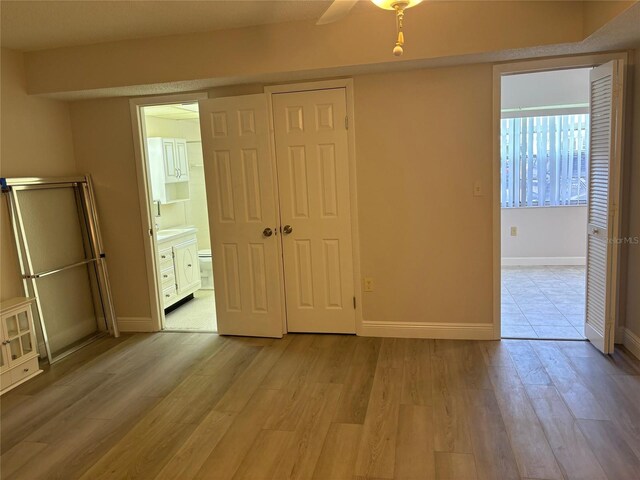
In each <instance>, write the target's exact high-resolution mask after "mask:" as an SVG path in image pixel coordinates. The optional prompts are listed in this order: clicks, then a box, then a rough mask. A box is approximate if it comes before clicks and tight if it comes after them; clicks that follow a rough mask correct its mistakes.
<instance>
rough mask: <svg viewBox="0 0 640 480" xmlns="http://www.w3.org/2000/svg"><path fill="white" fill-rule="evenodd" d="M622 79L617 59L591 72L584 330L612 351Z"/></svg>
mask: <svg viewBox="0 0 640 480" xmlns="http://www.w3.org/2000/svg"><path fill="white" fill-rule="evenodd" d="M621 81H622V75H620V73H619V65H618V62H617V61H612V62H609V63H606V64H604V65H601V66H599V67H597V68H594V69H593V70H592V71H591V75H590V113H591V115H590V129H591V134H590V147H589V193H588V199H589V207H588V225H587V286H586V290H587V292H586V319H585V335H586V337H587V338H588V339H589V341H591V343H593V344H594V345H595V346H596V347H597V348H598V349H599V350H601V351H602V352H603V353H611V352H612V351H613V342H614V326H615V311H616V310H615V309H616V305H615V301H616V297H617V290H616V272H617V268H616V266H617V255H618V251H617V250H618V248H617V245H618V242H617V241H616V240H617V236H618V227H617V225H618V219H617V202H618V197H619V182H620V179H619V173H620V146H621V129H622V124H621V118H622V116H621V107H622V99H621V92H622V85H621Z"/></svg>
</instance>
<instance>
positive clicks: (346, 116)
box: [344, 115, 349, 130]
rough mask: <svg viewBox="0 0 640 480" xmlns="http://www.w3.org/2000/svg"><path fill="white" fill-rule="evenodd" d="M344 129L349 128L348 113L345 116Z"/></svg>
mask: <svg viewBox="0 0 640 480" xmlns="http://www.w3.org/2000/svg"><path fill="white" fill-rule="evenodd" d="M344 129H345V130H349V116H348V115H345V116H344Z"/></svg>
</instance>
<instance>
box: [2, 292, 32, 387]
mask: <svg viewBox="0 0 640 480" xmlns="http://www.w3.org/2000/svg"><path fill="white" fill-rule="evenodd" d="M32 301H33V299H31V298H25V297H19V298H14V299H11V300H7V301H5V302H2V303H1V304H0V323H1V325H0V340H1V342H2V345H1V346H0V395H1V394H3V393H5V392H8V391H9V390H11V389H12V388H15V387H17V386H18V385H20V384H21V383H24V382H26V381H27V380H29V379H31V378H33V377H35V376H36V375H38V374H39V373H42V370H40V368H39V366H38V352H37V350H36V335H35V330H34V326H33V315H32V313H31V303H32Z"/></svg>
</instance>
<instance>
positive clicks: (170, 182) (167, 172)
mask: <svg viewBox="0 0 640 480" xmlns="http://www.w3.org/2000/svg"><path fill="white" fill-rule="evenodd" d="M147 155H148V157H149V170H150V172H149V173H150V176H151V192H152V196H153V200H154V201H159V202H160V203H175V202H183V201H185V200H189V158H188V156H187V141H186V140H185V139H184V138H164V137H149V138H147Z"/></svg>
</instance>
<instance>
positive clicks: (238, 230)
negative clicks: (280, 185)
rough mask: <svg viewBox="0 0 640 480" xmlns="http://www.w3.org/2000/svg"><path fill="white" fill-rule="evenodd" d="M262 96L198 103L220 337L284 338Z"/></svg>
mask: <svg viewBox="0 0 640 480" xmlns="http://www.w3.org/2000/svg"><path fill="white" fill-rule="evenodd" d="M267 112H268V109H267V99H266V95H264V94H259V95H244V96H238V97H227V98H216V99H211V100H201V101H200V128H201V131H202V147H203V153H204V169H205V180H206V185H207V201H208V211H209V229H210V234H211V246H212V251H213V270H214V275H215V279H216V290H215V294H216V311H217V322H218V333H220V334H223V335H250V336H261V337H281V336H282V331H283V328H282V325H283V322H282V319H283V310H282V292H281V283H282V280H281V275H280V271H281V262H282V260H281V254H280V246H279V243H278V242H279V235H278V234H277V233H278V232H277V226H278V209H277V204H276V192H275V185H276V182H275V174H274V172H273V162H272V159H271V146H270V140H269V118H268V113H267Z"/></svg>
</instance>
